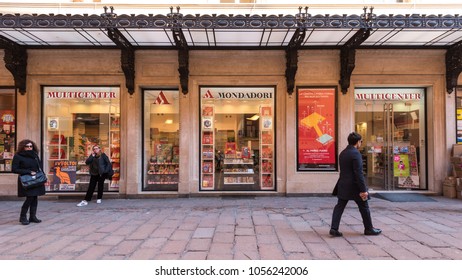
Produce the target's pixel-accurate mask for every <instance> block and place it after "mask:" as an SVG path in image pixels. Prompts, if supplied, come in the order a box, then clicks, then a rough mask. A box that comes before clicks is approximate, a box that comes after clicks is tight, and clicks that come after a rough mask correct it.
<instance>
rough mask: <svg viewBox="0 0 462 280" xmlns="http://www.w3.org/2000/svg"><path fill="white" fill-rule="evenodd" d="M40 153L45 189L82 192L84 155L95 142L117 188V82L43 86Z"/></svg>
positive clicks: (85, 169) (112, 187)
mask: <svg viewBox="0 0 462 280" xmlns="http://www.w3.org/2000/svg"><path fill="white" fill-rule="evenodd" d="M43 96H44V120H43V123H44V128H43V131H44V133H43V137H44V139H43V143H44V144H43V159H44V170H46V171H47V175H48V183H47V185H46V190H47V191H48V192H74V191H75V192H85V191H87V188H88V183H89V181H90V173H89V166H88V165H85V160H86V159H87V158H88V156H89V155H90V154H91V152H92V147H93V146H94V145H99V146H100V147H101V149H102V151H103V152H104V153H105V154H106V155H107V156H108V157H109V158H110V160H111V162H112V167H113V169H114V176H113V177H112V181H109V180H106V182H105V185H104V191H106V192H107V191H114V192H117V191H118V190H119V179H120V99H119V98H120V89H119V88H117V87H44V88H43Z"/></svg>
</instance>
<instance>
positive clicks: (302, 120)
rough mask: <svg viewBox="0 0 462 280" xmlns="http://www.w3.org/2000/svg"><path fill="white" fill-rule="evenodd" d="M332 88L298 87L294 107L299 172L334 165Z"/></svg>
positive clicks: (334, 136)
mask: <svg viewBox="0 0 462 280" xmlns="http://www.w3.org/2000/svg"><path fill="white" fill-rule="evenodd" d="M335 101H336V88H299V89H298V105H297V106H298V107H297V127H298V131H297V134H298V137H297V138H298V139H297V143H298V155H297V158H298V166H297V169H298V170H299V171H310V170H313V171H322V170H327V171H332V170H336V168H337V156H336V142H335V141H336V133H337V132H336V125H335V120H336V116H335V113H336V111H335Z"/></svg>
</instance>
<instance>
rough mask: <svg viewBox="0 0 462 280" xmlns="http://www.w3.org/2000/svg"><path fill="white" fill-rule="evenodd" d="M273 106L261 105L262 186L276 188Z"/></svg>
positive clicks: (263, 187) (262, 187)
mask: <svg viewBox="0 0 462 280" xmlns="http://www.w3.org/2000/svg"><path fill="white" fill-rule="evenodd" d="M272 112H273V108H272V107H270V106H261V107H260V168H261V172H260V187H261V189H262V190H263V189H266V190H268V189H274V178H273V176H274V169H273V167H274V154H273V152H274V135H273V115H272Z"/></svg>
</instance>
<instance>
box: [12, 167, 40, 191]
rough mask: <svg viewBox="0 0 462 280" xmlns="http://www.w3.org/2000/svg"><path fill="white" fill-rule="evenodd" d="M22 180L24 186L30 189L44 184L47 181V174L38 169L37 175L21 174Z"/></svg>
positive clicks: (20, 178)
mask: <svg viewBox="0 0 462 280" xmlns="http://www.w3.org/2000/svg"><path fill="white" fill-rule="evenodd" d="M19 180H21V184H22V187H23V188H25V189H26V190H30V189H33V188H36V187H40V186H42V185H43V184H44V183H46V181H47V176H46V175H45V173H43V171H41V170H40V171H38V172H37V173H35V175H31V174H24V175H20V176H19Z"/></svg>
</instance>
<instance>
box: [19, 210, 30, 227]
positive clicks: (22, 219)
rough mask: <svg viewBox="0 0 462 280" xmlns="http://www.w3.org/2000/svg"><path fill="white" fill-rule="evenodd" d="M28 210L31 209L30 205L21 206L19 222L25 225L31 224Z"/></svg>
mask: <svg viewBox="0 0 462 280" xmlns="http://www.w3.org/2000/svg"><path fill="white" fill-rule="evenodd" d="M27 210H29V205H27V207H26V206H24V205H23V206H22V208H21V215H20V216H19V222H20V223H21V224H23V225H25V226H26V225H28V224H29V220H28V219H27Z"/></svg>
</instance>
